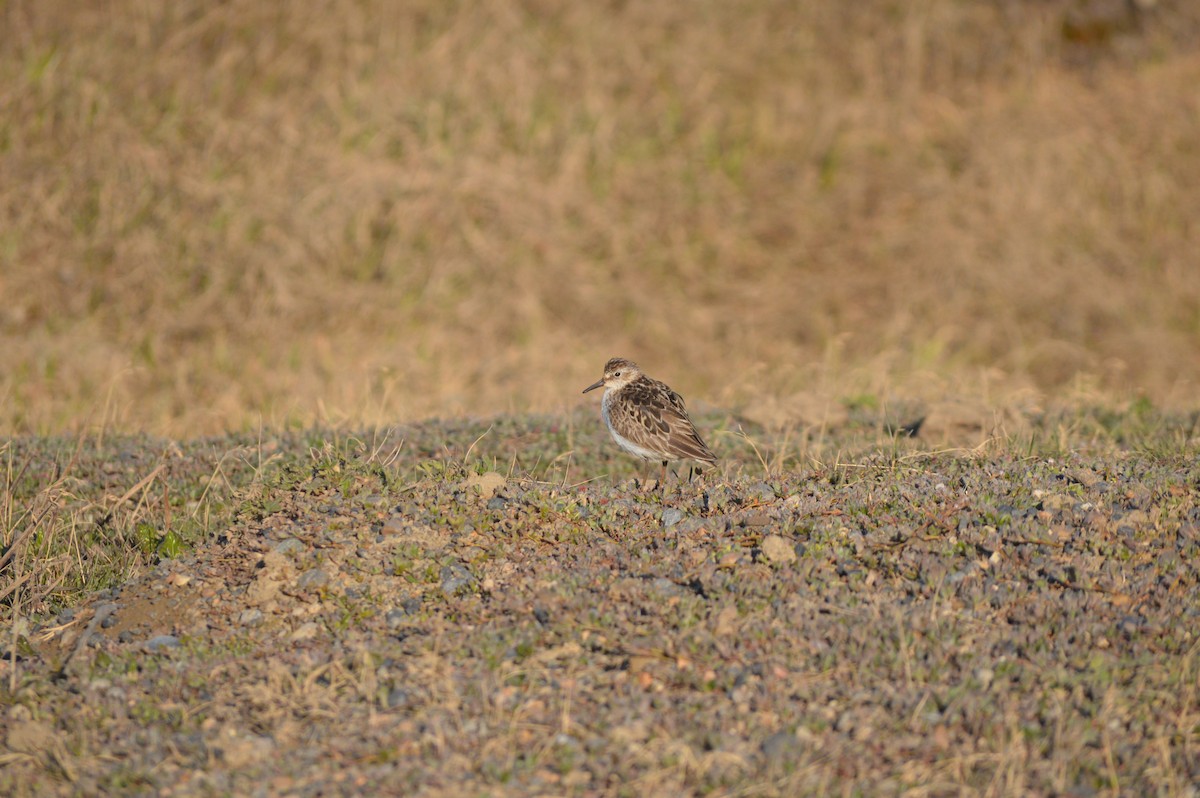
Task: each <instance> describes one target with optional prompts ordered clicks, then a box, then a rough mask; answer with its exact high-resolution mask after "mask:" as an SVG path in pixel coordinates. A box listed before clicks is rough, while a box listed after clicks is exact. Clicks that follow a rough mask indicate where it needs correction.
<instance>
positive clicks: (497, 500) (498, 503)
mask: <svg viewBox="0 0 1200 798" xmlns="http://www.w3.org/2000/svg"><path fill="white" fill-rule="evenodd" d="M506 504H508V499H506V498H504V497H503V496H493V497H492V498H490V499H488V503H487V508H488V509H489V510H503V509H504V505H506Z"/></svg>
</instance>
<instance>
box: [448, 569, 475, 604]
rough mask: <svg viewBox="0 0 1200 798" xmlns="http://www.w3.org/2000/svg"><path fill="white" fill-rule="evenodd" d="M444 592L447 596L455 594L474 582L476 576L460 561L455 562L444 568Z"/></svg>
mask: <svg viewBox="0 0 1200 798" xmlns="http://www.w3.org/2000/svg"><path fill="white" fill-rule="evenodd" d="M441 576H442V593H444V594H445V595H446V596H447V597H450V596H454V595H455V594H457V593H458V592H459V591H460V590H463V589H464V588H467V587H469V586H470V585H472V584H474V582H475V577H474V576H472V575H471V572H470V571H468V570H467V569H466V568H464V567H463V566H462V565H460V564H459V563H453V564H452V565H447V566H446V567H444V568H442V573H441Z"/></svg>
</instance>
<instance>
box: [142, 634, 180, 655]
mask: <svg viewBox="0 0 1200 798" xmlns="http://www.w3.org/2000/svg"><path fill="white" fill-rule="evenodd" d="M179 645H180V643H179V638H178V637H176V636H175V635H158V636H157V637H152V638H150V639H149V640H147V641H146V650H147V651H161V650H162V649H165V648H179Z"/></svg>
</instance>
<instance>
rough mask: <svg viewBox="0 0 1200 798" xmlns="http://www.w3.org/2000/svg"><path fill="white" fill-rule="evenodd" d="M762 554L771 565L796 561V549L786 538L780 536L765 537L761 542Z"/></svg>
mask: <svg viewBox="0 0 1200 798" xmlns="http://www.w3.org/2000/svg"><path fill="white" fill-rule="evenodd" d="M761 548H762V553H763V556H764V557H766V558H767V559H768V560H770V561H771V562H773V563H779V564H783V563H788V562H795V561H796V549H795V547H794V545H793V544H792V543H790V542H789V541H788V540H787V538H784V537H782V536H780V535H767V536H766V537H765V538H763V541H762V546H761Z"/></svg>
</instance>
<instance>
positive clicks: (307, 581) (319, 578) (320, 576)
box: [296, 568, 329, 590]
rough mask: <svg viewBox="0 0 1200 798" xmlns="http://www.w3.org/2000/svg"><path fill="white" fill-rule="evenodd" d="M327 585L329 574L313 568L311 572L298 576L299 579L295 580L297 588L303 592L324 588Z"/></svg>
mask: <svg viewBox="0 0 1200 798" xmlns="http://www.w3.org/2000/svg"><path fill="white" fill-rule="evenodd" d="M327 584H329V574H327V573H325V572H324V571H322V570H321V569H320V568H313V569H312V570H311V571H305V572H304V573H302V574H300V578H299V579H297V580H296V585H297V586H298V587H301V588H304V589H305V590H316V589H317V588H322V587H325V585H327Z"/></svg>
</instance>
